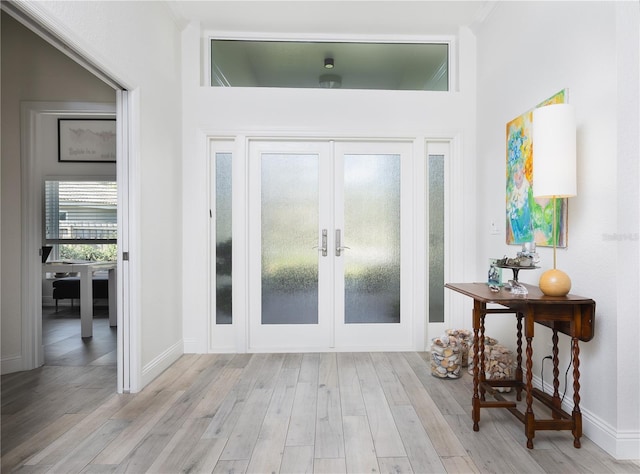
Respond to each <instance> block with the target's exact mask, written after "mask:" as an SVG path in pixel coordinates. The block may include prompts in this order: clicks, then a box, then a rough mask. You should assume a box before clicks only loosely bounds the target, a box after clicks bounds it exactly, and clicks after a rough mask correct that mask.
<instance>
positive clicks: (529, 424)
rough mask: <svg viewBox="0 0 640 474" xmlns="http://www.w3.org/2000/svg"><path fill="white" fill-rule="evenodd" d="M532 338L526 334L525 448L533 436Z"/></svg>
mask: <svg viewBox="0 0 640 474" xmlns="http://www.w3.org/2000/svg"><path fill="white" fill-rule="evenodd" d="M532 339H533V338H532V337H531V336H530V335H529V334H527V360H526V368H527V382H526V386H525V389H526V401H527V409H526V411H525V413H524V429H525V434H526V435H527V448H529V449H533V438H534V437H535V434H536V431H535V417H534V415H533V384H532V379H533V347H532V345H531V340H532Z"/></svg>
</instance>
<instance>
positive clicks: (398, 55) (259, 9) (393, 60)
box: [167, 0, 495, 90]
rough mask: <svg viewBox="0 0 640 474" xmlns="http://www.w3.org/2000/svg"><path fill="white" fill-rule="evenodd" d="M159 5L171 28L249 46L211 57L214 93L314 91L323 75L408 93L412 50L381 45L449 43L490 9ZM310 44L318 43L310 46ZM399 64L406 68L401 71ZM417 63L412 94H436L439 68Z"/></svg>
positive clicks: (358, 2) (320, 0)
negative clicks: (195, 28) (329, 65)
mask: <svg viewBox="0 0 640 474" xmlns="http://www.w3.org/2000/svg"><path fill="white" fill-rule="evenodd" d="M167 4H168V5H169V7H170V8H171V10H172V12H173V14H174V15H175V17H176V19H177V21H178V22H179V24H181V25H186V24H188V23H191V22H197V23H199V25H200V28H201V30H202V31H203V33H204V34H205V35H207V36H211V37H214V38H218V39H245V40H253V41H252V42H251V43H245V44H240V43H238V42H235V44H233V45H232V46H233V47H232V48H231V46H228V47H229V48H231V50H232V51H233V52H232V53H229V54H227V55H226V57H224V59H223V58H222V56H220V54H221V53H218V54H219V56H218V58H220V61H218V62H217V63H216V62H215V60H214V71H215V69H216V67H218V68H220V69H219V70H218V71H217V73H218V76H223V77H224V80H221V81H220V84H218V85H231V86H247V85H251V86H267V87H274V84H281V85H276V86H277V87H321V86H320V85H319V83H320V80H319V79H320V75H322V74H325V73H330V74H335V75H338V76H339V78H340V80H341V82H342V87H343V88H367V89H371V88H376V89H414V90H415V89H416V87H413V86H409V87H407V86H406V84H407V77H409V76H411V75H413V76H415V75H416V72H415V69H416V66H415V64H414V62H415V61H413V62H412V61H411V57H412V55H413V54H415V50H414V52H413V53H407V52H406V51H405V52H401V50H400V48H398V49H397V50H395V51H394V49H393V48H391V49H390V48H389V45H388V43H394V42H395V43H397V42H404V43H419V42H428V41H430V40H433V41H440V42H441V41H442V40H443V39H445V40H446V39H450V38H452V37H453V36H454V35H456V34H457V33H458V31H459V28H460V27H461V26H467V27H470V28H472V29H473V28H475V27H476V26H477V25H478V24H480V23H481V22H482V21H483V19H484V18H485V17H486V16H487V15H488V14H489V12H490V11H491V9H492V8H493V5H494V4H495V1H493V0H491V1H489V0H478V1H457V0H447V1H418V0H416V1H366V0H352V1H330V0H314V1H304V0H289V1H268V0H266V1H245V0H235V1H179V0H167ZM256 40H269V41H270V43H268V44H264V43H263V44H258V43H257V42H256ZM274 40H281V41H280V42H278V43H275V42H274ZM282 40H284V41H293V40H304V41H305V42H306V45H305V44H304V43H300V42H298V43H295V47H294V45H293V44H291V45H286V43H283V42H282ZM316 40H317V41H320V42H321V43H320V44H318V43H317V42H316V43H313V41H316ZM371 41H373V42H376V43H380V47H379V48H377V49H375V51H374V52H372V51H371V47H372V46H373V47H374V48H375V45H372V44H369V47H368V49H367V52H366V53H365V54H354V52H353V47H354V46H353V43H362V42H371ZM323 42H324V43H325V44H324V45H323V44H322V43H323ZM327 42H331V43H327ZM338 43H342V44H338ZM350 43H351V44H350ZM385 43H387V44H385ZM314 44H315V46H313V45H314ZM329 44H330V47H329V46H328V45H329ZM328 56H331V57H333V58H334V59H335V61H336V67H335V68H334V69H333V70H331V71H327V70H324V68H323V59H324V57H328ZM413 57H418V56H413ZM441 57H442V54H440V58H441ZM402 58H407V60H406V61H405V62H404V63H402V61H400V59H402ZM424 61H425V66H424V67H423V71H422V72H421V74H423V76H424V77H422V79H420V78H415V80H414V81H413V82H414V83H420V82H421V81H422V83H423V85H425V86H424V87H417V89H419V90H423V89H426V90H442V81H440V82H439V83H438V82H437V81H434V80H433V78H434V77H439V76H440V77H441V76H442V68H443V62H442V60H441V59H440V61H439V62H438V61H436V60H435V59H433V58H426V57H425V60H424ZM445 62H446V61H445ZM427 63H429V65H428V66H427V65H426V64H427ZM444 66H446V64H445V65H444ZM429 68H430V69H429ZM445 74H446V71H445ZM212 76H214V77H215V76H216V73H215V72H214V73H213V74H212ZM264 78H268V80H264ZM213 82H214V84H215V82H216V81H215V80H214V81H213ZM445 82H446V76H445ZM398 84H404V85H403V86H402V87H398ZM430 84H431V85H430Z"/></svg>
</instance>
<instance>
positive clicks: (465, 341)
mask: <svg viewBox="0 0 640 474" xmlns="http://www.w3.org/2000/svg"><path fill="white" fill-rule="evenodd" d="M445 334H446V335H447V336H453V337H455V338H457V339H458V342H459V343H460V346H461V349H462V362H461V365H462V367H467V366H468V365H469V348H470V347H471V339H472V336H473V332H472V331H471V330H469V329H447V330H446V331H445Z"/></svg>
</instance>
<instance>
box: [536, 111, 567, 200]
mask: <svg viewBox="0 0 640 474" xmlns="http://www.w3.org/2000/svg"><path fill="white" fill-rule="evenodd" d="M533 195H534V196H535V197H570V196H575V195H576V115H575V111H574V110H573V107H572V106H571V105H569V104H553V105H547V106H545V107H540V108H537V109H535V110H534V111H533Z"/></svg>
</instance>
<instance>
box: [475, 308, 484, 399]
mask: <svg viewBox="0 0 640 474" xmlns="http://www.w3.org/2000/svg"><path fill="white" fill-rule="evenodd" d="M484 317H485V315H484V313H482V314H481V315H480V350H479V352H478V360H479V363H478V367H479V369H478V370H479V374H478V380H479V381H480V400H482V401H483V402H484V401H485V400H486V398H485V389H484V383H483V382H486V381H487V379H486V376H485V373H486V372H485V366H484ZM474 368H475V367H474Z"/></svg>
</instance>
